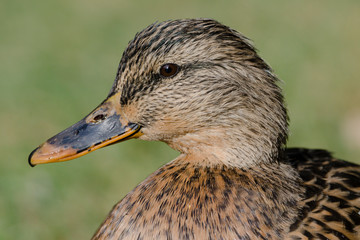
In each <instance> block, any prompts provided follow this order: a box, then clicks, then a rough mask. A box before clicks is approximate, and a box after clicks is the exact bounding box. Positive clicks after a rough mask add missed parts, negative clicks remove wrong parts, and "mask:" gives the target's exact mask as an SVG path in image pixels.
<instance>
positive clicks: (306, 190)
mask: <svg viewBox="0 0 360 240" xmlns="http://www.w3.org/2000/svg"><path fill="white" fill-rule="evenodd" d="M277 81H278V79H277V77H276V76H275V75H274V74H273V72H272V70H271V68H270V67H269V66H268V65H267V64H266V63H265V62H264V61H263V60H262V59H261V58H260V57H259V56H258V55H257V53H256V51H255V49H254V47H253V46H252V45H251V44H250V42H249V40H248V39H247V38H245V37H244V36H242V35H241V34H239V33H238V32H236V31H234V30H232V29H230V28H228V27H226V26H224V25H222V24H220V23H218V22H216V21H214V20H204V19H200V20H199V19H196V20H193V19H192V20H189V19H188V20H175V21H166V22H162V23H155V24H153V25H150V26H149V27H147V28H146V29H145V30H143V31H142V32H140V33H138V34H137V35H136V36H135V39H134V40H133V41H131V42H130V43H129V46H128V48H127V49H126V50H125V52H124V54H123V56H122V59H121V61H120V65H119V69H118V72H117V74H116V79H115V82H114V85H113V86H112V89H111V91H110V93H109V95H108V97H107V98H106V100H105V101H104V102H103V103H101V105H100V106H98V107H97V108H96V109H95V110H94V111H92V112H91V113H90V114H89V115H88V116H86V117H85V118H84V119H82V120H81V121H80V122H78V123H76V124H75V125H73V126H71V127H70V128H68V129H66V130H64V131H63V132H61V133H59V134H57V135H56V136H54V137H52V138H50V139H49V140H48V141H46V142H45V143H44V144H42V145H41V146H40V147H38V148H37V149H35V150H34V151H33V152H32V153H31V154H30V157H29V163H30V164H31V165H32V166H34V165H36V164H41V163H49V162H60V161H66V160H70V159H73V158H77V157H80V156H82V155H85V154H87V153H89V152H91V151H94V150H96V149H98V148H101V147H104V146H107V145H109V144H112V143H115V142H119V141H123V140H127V139H131V138H139V139H144V140H157V141H163V142H166V143H167V144H169V145H170V146H171V147H172V148H174V149H176V150H178V151H180V152H181V154H180V156H179V157H178V158H176V159H175V160H173V161H171V162H170V163H168V164H166V165H165V166H163V167H161V168H160V169H159V170H157V171H156V172H155V173H153V174H152V175H150V176H149V177H148V178H147V179H146V180H145V181H143V182H142V183H140V184H139V185H138V186H137V187H136V188H135V189H134V190H133V191H132V192H130V193H129V194H127V195H126V197H125V198H124V199H123V200H121V201H120V202H119V203H118V204H116V205H115V207H114V208H113V210H112V211H111V212H110V214H109V216H108V217H107V219H106V220H105V221H104V223H103V224H102V225H101V226H100V228H99V229H98V231H97V232H96V234H95V235H94V237H93V239H360V166H357V165H354V164H351V163H348V162H344V161H342V160H337V159H334V158H333V157H332V156H331V154H330V153H328V152H327V151H323V150H309V149H285V148H284V145H285V143H286V139H287V133H288V117H287V113H286V109H285V107H284V102H283V96H282V94H281V89H280V88H279V87H278V86H277V85H276V83H277Z"/></svg>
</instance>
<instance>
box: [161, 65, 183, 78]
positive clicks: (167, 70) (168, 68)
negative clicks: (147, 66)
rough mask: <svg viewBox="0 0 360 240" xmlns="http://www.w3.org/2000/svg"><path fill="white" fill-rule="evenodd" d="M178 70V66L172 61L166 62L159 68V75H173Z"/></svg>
mask: <svg viewBox="0 0 360 240" xmlns="http://www.w3.org/2000/svg"><path fill="white" fill-rule="evenodd" d="M178 72H179V66H178V65H176V64H174V63H166V64H164V65H162V66H161V68H160V76H162V77H173V76H175V75H176V74H177V73H178Z"/></svg>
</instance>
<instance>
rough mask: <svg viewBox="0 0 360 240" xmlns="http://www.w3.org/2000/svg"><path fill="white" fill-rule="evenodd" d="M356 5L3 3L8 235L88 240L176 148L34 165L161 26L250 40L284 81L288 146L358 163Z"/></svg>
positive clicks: (1, 100) (0, 69)
mask: <svg viewBox="0 0 360 240" xmlns="http://www.w3.org/2000/svg"><path fill="white" fill-rule="evenodd" d="M359 13H360V2H359V1H356V0H354V1H335V0H321V1H271V2H270V1H258V0H256V1H239V0H236V1H235V0H234V1H205V0H202V1H196V2H195V1H190V0H184V1H163V0H153V1H145V0H138V1H130V0H127V1H125V0H123V1H116V0H107V1H98V0H62V1H60V0H58V1H55V0H49V1H45V0H33V1H21V0H2V1H1V2H0V130H1V132H0V133H1V138H0V150H1V155H0V158H1V161H0V239H28V240H32V239H37V240H40V239H89V238H90V237H91V236H92V234H93V233H94V231H95V230H96V228H97V227H98V226H99V224H100V223H101V222H102V221H103V220H104V218H105V216H106V214H107V213H108V211H109V210H110V209H111V207H112V206H113V205H114V204H115V203H116V202H117V201H118V200H120V199H121V198H122V197H123V196H124V194H126V193H127V192H128V191H130V190H131V189H132V188H133V187H135V186H136V184H138V183H139V182H140V181H142V180H143V179H144V178H145V177H146V176H148V175H149V174H150V173H151V172H153V171H154V170H156V169H157V168H158V167H159V166H161V165H162V164H164V163H166V162H167V161H169V160H170V159H172V158H174V157H175V156H176V155H177V153H176V152H175V151H173V150H171V149H170V148H169V147H167V146H166V145H165V144H163V143H149V142H142V141H136V140H132V141H129V142H124V143H121V144H119V145H115V146H112V147H109V148H105V149H101V150H98V151H96V152H94V153H92V154H89V155H86V156H85V157H82V158H81V159H78V160H75V161H70V162H65V163H59V164H49V165H42V166H38V167H35V168H30V167H29V166H28V164H27V157H28V154H29V153H30V152H31V151H32V150H33V149H34V148H35V147H36V146H37V145H39V144H40V143H42V142H43V141H44V140H46V139H47V138H49V137H50V136H53V135H54V134H55V133H57V132H59V131H61V130H63V129H64V128H66V127H68V126H69V125H71V124H73V123H75V122H76V121H78V120H80V119H81V118H82V117H83V116H84V115H85V114H87V113H88V112H90V111H91V110H92V109H93V108H94V107H95V106H97V104H98V103H100V101H102V100H103V99H104V98H105V96H106V95H107V93H108V91H109V89H110V87H111V85H112V82H113V79H114V77H115V72H116V69H117V64H118V62H119V59H120V56H121V53H122V51H123V50H124V48H125V47H126V45H127V43H128V41H129V40H131V39H132V38H133V36H134V35H135V33H136V32H138V31H140V30H141V29H143V28H144V27H146V26H147V25H149V24H151V23H153V22H154V21H162V20H167V19H176V18H194V17H209V18H214V19H217V20H219V21H220V22H222V23H224V24H226V25H228V26H230V27H232V28H234V29H236V30H238V31H240V32H242V33H244V34H245V35H246V36H248V37H249V38H251V39H253V41H254V43H255V45H256V47H257V48H258V49H259V51H260V55H261V56H262V57H263V58H264V59H265V60H266V61H267V62H268V63H270V65H271V66H272V67H273V68H274V70H275V72H276V73H277V75H278V76H279V77H280V78H281V79H282V80H283V81H284V83H283V84H282V86H283V88H284V93H285V96H286V99H287V103H288V108H289V110H290V111H289V113H290V118H291V136H290V141H289V146H302V147H312V148H325V149H330V150H331V151H333V152H334V153H335V155H336V156H337V157H340V158H345V159H348V160H350V161H354V162H356V161H357V162H358V163H360V161H359V160H360V158H359V157H360V151H359V149H360V139H359V138H360V106H359V103H360V94H359V91H360V67H359V66H360V65H359V63H360V45H359V43H360V30H359V25H360V14H359Z"/></svg>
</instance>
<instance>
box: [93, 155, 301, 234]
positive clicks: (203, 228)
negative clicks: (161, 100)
mask: <svg viewBox="0 0 360 240" xmlns="http://www.w3.org/2000/svg"><path fill="white" fill-rule="evenodd" d="M182 160H183V159H182V158H181V157H180V158H178V159H177V160H174V161H173V162H171V163H169V164H167V165H165V166H164V167H162V168H160V169H159V170H158V171H156V172H155V173H153V174H152V175H151V176H149V177H148V178H147V179H146V180H145V181H144V182H142V183H141V184H140V185H138V186H137V187H136V188H135V189H134V190H133V191H132V192H130V193H129V194H128V195H127V196H126V197H125V198H124V199H123V200H122V201H120V202H119V203H118V204H117V205H116V206H115V207H114V209H113V210H112V211H111V213H110V214H109V216H108V217H107V219H106V220H105V222H104V223H103V225H102V226H101V227H100V228H99V230H98V232H97V233H96V234H95V236H94V238H93V239H222V238H223V239H260V238H262V239H281V238H282V236H283V235H284V234H285V233H286V232H287V231H288V229H289V227H290V225H291V223H292V220H291V219H294V217H295V216H296V215H297V212H298V209H299V208H300V206H297V202H298V201H299V199H300V195H301V194H302V192H303V190H302V188H301V187H300V186H299V183H298V178H297V177H294V176H297V175H296V174H295V173H294V171H293V170H292V168H291V167H290V166H287V165H284V164H276V165H272V166H271V167H269V166H259V167H254V168H252V169H247V170H242V169H239V168H235V167H226V166H225V165H218V166H214V167H200V166H198V165H194V164H192V163H189V162H184V161H182Z"/></svg>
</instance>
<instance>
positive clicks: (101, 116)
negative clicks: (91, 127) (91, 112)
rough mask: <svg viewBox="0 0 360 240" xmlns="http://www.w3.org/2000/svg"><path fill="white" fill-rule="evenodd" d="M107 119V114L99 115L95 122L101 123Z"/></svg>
mask: <svg viewBox="0 0 360 240" xmlns="http://www.w3.org/2000/svg"><path fill="white" fill-rule="evenodd" d="M105 118H106V115H105V114H98V115H96V116H95V117H94V119H93V120H94V122H99V121H102V120H105Z"/></svg>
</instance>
